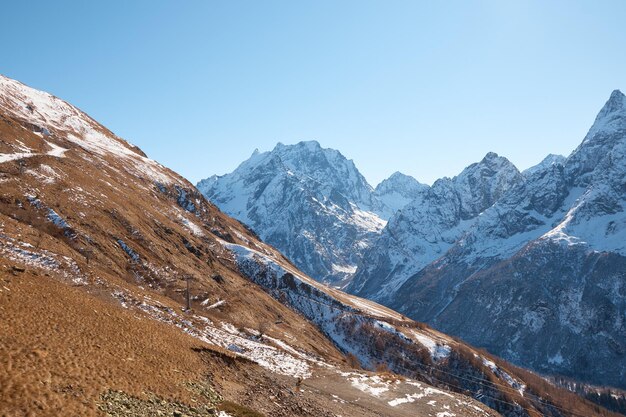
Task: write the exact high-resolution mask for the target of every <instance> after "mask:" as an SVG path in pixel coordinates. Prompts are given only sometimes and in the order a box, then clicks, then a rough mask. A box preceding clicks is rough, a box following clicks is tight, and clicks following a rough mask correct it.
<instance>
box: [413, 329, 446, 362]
mask: <svg viewBox="0 0 626 417" xmlns="http://www.w3.org/2000/svg"><path fill="white" fill-rule="evenodd" d="M412 333H413V336H414V337H415V338H416V339H417V341H418V342H420V343H421V344H422V345H423V346H424V347H425V348H426V349H428V351H429V352H430V356H431V357H432V358H433V360H434V361H438V360H440V359H444V358H447V357H448V356H449V355H450V346H448V345H446V344H444V343H441V342H440V343H437V342H436V341H435V340H434V339H433V338H432V337H430V336H427V335H426V334H424V333H421V332H419V331H416V330H414V331H413V332H412Z"/></svg>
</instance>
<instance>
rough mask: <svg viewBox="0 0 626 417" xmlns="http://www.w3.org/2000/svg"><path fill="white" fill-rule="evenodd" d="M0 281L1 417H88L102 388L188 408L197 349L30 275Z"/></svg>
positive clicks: (168, 331) (161, 327)
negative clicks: (153, 396)
mask: <svg viewBox="0 0 626 417" xmlns="http://www.w3.org/2000/svg"><path fill="white" fill-rule="evenodd" d="M7 269H8V267H7V266H2V269H0V271H1V272H0V274H1V276H2V278H1V279H0V291H1V292H0V316H2V320H1V321H0V403H1V404H2V406H1V407H0V409H1V411H2V413H3V414H4V415H7V416H20V415H37V416H58V415H81V416H93V415H96V401H97V399H98V397H99V395H100V394H101V393H102V392H104V391H105V390H108V389H115V390H123V391H125V392H127V393H129V394H131V395H135V396H144V395H143V393H144V392H146V391H151V392H154V393H156V394H158V395H159V396H162V397H164V398H169V399H178V400H182V401H185V402H187V403H189V402H190V393H189V391H188V390H187V389H186V388H185V386H184V382H185V381H190V380H198V379H200V378H201V377H202V372H203V369H204V366H203V364H202V362H201V360H200V358H199V357H198V355H197V354H195V353H194V352H193V351H192V348H193V347H197V346H198V345H199V342H198V341H197V340H195V339H193V338H192V337H191V336H187V335H185V334H182V333H181V332H179V331H177V330H176V329H173V328H171V327H170V326H167V325H165V324H162V323H159V322H156V321H153V320H149V319H145V318H144V319H141V318H137V317H133V315H132V314H129V313H128V312H127V311H125V310H123V309H120V308H119V307H117V306H116V305H114V304H112V303H109V302H106V301H103V300H101V299H100V298H99V297H96V296H93V295H90V294H88V293H86V292H85V291H84V290H83V289H80V288H75V287H72V286H69V285H67V284H63V283H61V282H59V281H57V280H55V279H52V278H50V277H46V276H44V275H42V274H38V273H36V272H34V271H27V272H24V273H17V275H12V274H11V273H10V272H9V271H8V270H7Z"/></svg>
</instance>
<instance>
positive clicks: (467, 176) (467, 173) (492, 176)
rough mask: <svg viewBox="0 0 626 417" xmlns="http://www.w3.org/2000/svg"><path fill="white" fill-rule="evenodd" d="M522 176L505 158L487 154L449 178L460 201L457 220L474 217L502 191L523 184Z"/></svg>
mask: <svg viewBox="0 0 626 417" xmlns="http://www.w3.org/2000/svg"><path fill="white" fill-rule="evenodd" d="M523 181H524V177H523V176H522V174H521V173H520V172H519V170H518V169H517V168H516V167H515V165H513V163H511V162H510V161H509V160H508V159H506V158H505V157H503V156H499V155H498V154H496V153H495V152H489V153H487V155H485V157H484V158H483V159H482V160H481V161H480V162H477V163H474V164H472V165H470V166H468V167H467V168H465V169H464V170H463V172H461V173H460V174H459V175H458V176H456V177H455V178H453V179H452V182H453V183H454V189H455V191H456V193H457V195H458V197H459V200H460V208H461V217H462V218H470V217H474V216H476V215H477V214H479V213H480V212H482V211H483V210H485V209H486V208H487V207H489V206H491V205H492V204H493V203H494V202H495V201H496V200H497V199H498V198H500V197H501V196H502V195H503V194H504V193H505V192H506V191H508V190H509V189H511V188H513V187H514V186H516V185H519V184H521V183H523Z"/></svg>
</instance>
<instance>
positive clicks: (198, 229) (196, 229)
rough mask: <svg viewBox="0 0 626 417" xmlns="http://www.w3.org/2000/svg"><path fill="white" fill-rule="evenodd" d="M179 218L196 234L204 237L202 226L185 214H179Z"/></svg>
mask: <svg viewBox="0 0 626 417" xmlns="http://www.w3.org/2000/svg"><path fill="white" fill-rule="evenodd" d="M178 220H180V221H181V223H182V224H183V225H184V226H185V227H186V228H187V229H188V230H189V231H190V232H191V233H192V234H193V235H195V236H198V237H202V236H204V231H203V230H202V228H201V227H200V226H198V225H197V224H195V223H194V222H192V221H191V220H189V219H188V218H186V217H185V216H183V215H182V214H178Z"/></svg>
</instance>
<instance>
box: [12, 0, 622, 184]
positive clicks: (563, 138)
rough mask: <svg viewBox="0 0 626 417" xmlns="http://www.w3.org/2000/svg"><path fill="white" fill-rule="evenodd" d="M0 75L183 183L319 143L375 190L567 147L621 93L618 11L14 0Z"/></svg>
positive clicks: (438, 4)
mask: <svg viewBox="0 0 626 417" xmlns="http://www.w3.org/2000/svg"><path fill="white" fill-rule="evenodd" d="M2 15H3V16H2V25H0V35H1V38H2V40H3V42H2V51H1V54H0V57H1V58H0V73H3V74H5V75H7V76H9V77H12V78H16V79H18V80H20V81H22V82H24V83H26V84H29V85H32V86H34V87H37V88H40V89H44V90H47V91H49V92H51V93H53V94H55V95H57V96H59V97H61V98H64V99H66V100H68V101H70V102H72V103H73V104H75V105H77V106H78V107H80V108H82V109H83V110H85V111H86V112H87V113H89V114H90V115H92V116H93V117H94V118H96V119H97V120H99V121H100V122H102V123H103V124H105V125H106V126H107V127H109V128H110V129H111V130H113V131H114V132H115V133H117V134H118V135H120V136H122V137H124V138H126V139H128V140H129V141H131V142H133V143H135V144H137V145H138V146H140V147H141V148H142V149H143V150H144V151H145V152H146V153H147V154H148V155H149V156H150V157H152V158H154V159H157V160H158V161H160V162H162V163H164V164H165V165H167V166H169V167H171V168H173V169H174V170H176V171H178V172H179V173H181V174H182V175H184V176H186V177H187V178H188V179H189V180H191V181H192V182H194V183H195V182H196V181H197V180H199V179H201V178H204V177H207V176H209V175H211V174H214V173H217V174H222V173H226V172H229V171H231V170H233V169H234V168H235V167H236V166H237V165H238V164H239V163H240V162H241V161H242V160H244V159H245V158H247V157H248V156H249V155H250V154H251V153H252V151H253V150H254V149H255V148H259V149H260V150H269V149H271V148H272V147H273V146H274V145H275V143H276V142H278V141H281V142H283V143H295V142H297V141H299V140H310V139H316V140H318V141H319V142H320V143H321V144H322V146H325V147H332V148H337V149H339V150H340V151H341V152H342V153H343V154H344V155H346V156H347V157H348V158H351V159H353V160H354V161H355V163H356V164H357V167H358V168H359V169H360V170H361V171H362V172H363V174H364V175H365V176H366V178H367V179H368V180H369V181H370V182H371V183H372V184H373V185H375V184H376V183H377V182H379V181H380V180H381V179H383V178H384V177H387V176H388V175H390V174H391V173H392V172H394V171H396V170H399V171H402V172H405V173H407V174H410V175H413V176H414V177H416V178H417V179H418V180H420V181H422V182H426V183H431V182H432V181H433V180H435V179H436V178H438V177H441V176H446V175H447V176H453V175H455V174H457V173H458V172H459V171H460V170H461V169H463V168H464V167H465V166H466V165H468V164H470V163H472V162H474V161H477V160H479V159H481V158H482V157H483V156H484V154H485V153H487V152H488V151H495V152H497V153H499V154H501V155H504V156H506V157H508V158H509V159H510V160H511V161H512V162H514V163H515V164H516V165H517V166H518V167H519V168H520V169H524V168H527V167H529V166H531V165H533V164H535V163H537V162H539V160H541V159H542V158H543V157H544V156H545V155H546V154H548V153H561V154H565V155H567V154H569V152H570V151H571V150H573V149H574V148H575V147H576V146H577V145H578V143H579V142H580V141H581V140H582V138H583V136H584V135H585V133H586V131H587V129H588V128H589V126H590V125H591V123H592V121H593V119H594V117H595V115H596V113H597V111H598V110H599V109H600V107H601V106H602V105H603V104H604V102H605V101H606V99H607V98H608V97H609V95H610V93H611V91H612V90H613V89H617V88H619V89H622V90H624V89H626V24H625V23H624V22H625V20H624V19H625V17H626V2H624V1H591V0H589V1H544V0H536V1H507V0H492V1H417V0H415V1H407V2H401V1H365V0H358V1H346V0H340V1H335V0H332V1H292V0H285V1H280V2H274V1H235V0H233V1H226V0H224V1H208V0H206V1H205V0H203V1H189V0H186V1H159V0H156V1H155V0H152V1H110V0H107V1H98V2H96V1H78V0H77V1H73V2H70V1H61V0H56V1H13V2H6V4H3V5H2Z"/></svg>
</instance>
